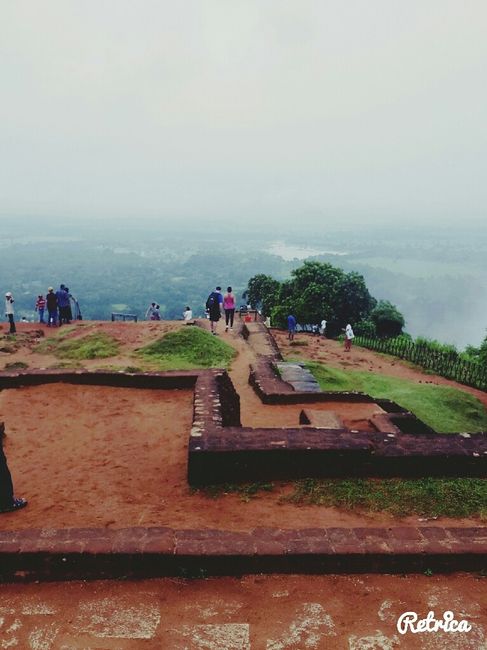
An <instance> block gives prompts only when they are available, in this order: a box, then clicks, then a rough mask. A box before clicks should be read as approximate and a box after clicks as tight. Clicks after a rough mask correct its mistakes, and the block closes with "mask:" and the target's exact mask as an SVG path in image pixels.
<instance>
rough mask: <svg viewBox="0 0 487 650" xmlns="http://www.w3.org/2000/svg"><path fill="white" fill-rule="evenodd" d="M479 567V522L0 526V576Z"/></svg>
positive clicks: (483, 559)
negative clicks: (230, 527)
mask: <svg viewBox="0 0 487 650" xmlns="http://www.w3.org/2000/svg"><path fill="white" fill-rule="evenodd" d="M486 568H487V528H442V527H433V526H429V527H419V528H416V527H390V528H311V529H310V528H308V529H297V530H283V529H279V528H255V529H254V530H251V531H250V532H231V531H225V530H209V529H203V530H174V529H172V528H126V529H120V530H112V529H106V528H104V529H94V528H67V529H61V530H56V529H41V530H28V531H12V532H0V580H1V581H3V582H11V581H16V582H26V581H33V580H67V579H71V580H72V579H80V578H82V579H102V578H116V577H122V576H123V577H131V578H134V577H157V576H185V577H189V576H195V577H206V576H209V575H242V574H246V573H375V572H381V573H410V572H423V571H425V570H427V569H429V570H432V571H434V572H442V573H449V572H454V571H481V570H485V569H486Z"/></svg>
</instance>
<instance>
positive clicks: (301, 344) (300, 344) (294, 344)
mask: <svg viewBox="0 0 487 650" xmlns="http://www.w3.org/2000/svg"><path fill="white" fill-rule="evenodd" d="M289 345H290V346H292V347H293V348H296V347H298V348H304V347H306V346H307V345H309V343H308V341H289Z"/></svg>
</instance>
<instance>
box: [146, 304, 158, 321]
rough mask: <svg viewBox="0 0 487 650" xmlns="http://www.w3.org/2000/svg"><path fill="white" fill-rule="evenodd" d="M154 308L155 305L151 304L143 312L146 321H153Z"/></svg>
mask: <svg viewBox="0 0 487 650" xmlns="http://www.w3.org/2000/svg"><path fill="white" fill-rule="evenodd" d="M155 308H156V303H155V302H151V304H150V305H149V306H148V307H147V311H146V312H145V318H146V320H155V319H154V310H155Z"/></svg>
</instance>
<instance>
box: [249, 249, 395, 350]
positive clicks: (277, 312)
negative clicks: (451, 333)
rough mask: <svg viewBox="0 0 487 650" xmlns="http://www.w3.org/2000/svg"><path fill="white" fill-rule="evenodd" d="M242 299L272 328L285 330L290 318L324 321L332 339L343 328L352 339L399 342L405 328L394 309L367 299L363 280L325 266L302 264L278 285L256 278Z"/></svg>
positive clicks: (266, 278) (265, 277)
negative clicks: (350, 331)
mask: <svg viewBox="0 0 487 650" xmlns="http://www.w3.org/2000/svg"><path fill="white" fill-rule="evenodd" d="M245 295H246V297H247V301H248V302H249V303H250V305H252V307H254V308H257V309H259V310H260V311H261V312H262V314H263V315H264V316H266V317H267V316H269V317H270V319H271V323H272V324H273V325H275V326H276V327H285V325H286V319H287V316H288V315H289V314H293V316H295V318H296V319H297V321H298V323H300V324H318V323H320V322H321V321H322V320H323V319H324V320H326V321H327V326H326V331H327V335H328V336H330V337H335V336H338V335H339V334H340V332H341V331H342V329H343V328H344V327H345V325H346V324H347V323H351V324H352V326H353V328H354V331H355V333H356V334H361V335H364V336H371V337H374V336H378V337H389V336H398V335H400V334H401V333H402V331H403V327H404V325H405V320H404V316H403V315H402V314H401V312H400V311H399V310H398V309H397V307H396V306H395V305H393V304H392V303H390V302H389V301H386V300H380V301H378V300H376V298H374V297H373V296H372V295H371V294H370V292H369V290H368V289H367V286H366V284H365V280H364V278H363V276H362V275H360V274H359V273H356V272H355V271H351V272H349V273H347V272H345V271H344V270H343V269H340V268H337V267H335V266H333V265H332V264H329V263H325V262H317V261H307V262H304V264H303V265H302V266H300V267H299V268H297V269H294V270H293V271H291V278H290V279H289V280H284V281H282V282H281V281H279V280H276V279H274V278H273V277H272V276H270V275H265V274H263V273H260V274H258V275H254V276H253V277H252V278H250V280H249V282H248V286H247V291H246V294H245Z"/></svg>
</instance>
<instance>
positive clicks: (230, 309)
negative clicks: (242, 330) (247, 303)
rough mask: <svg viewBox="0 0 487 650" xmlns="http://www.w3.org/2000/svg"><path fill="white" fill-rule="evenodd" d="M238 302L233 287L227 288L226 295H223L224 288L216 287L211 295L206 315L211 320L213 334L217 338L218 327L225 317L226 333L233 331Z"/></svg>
mask: <svg viewBox="0 0 487 650" xmlns="http://www.w3.org/2000/svg"><path fill="white" fill-rule="evenodd" d="M235 308H236V300H235V294H234V293H233V291H232V287H227V291H226V293H225V294H222V288H221V287H216V288H215V290H214V291H212V292H211V293H210V295H209V296H208V298H207V300H206V313H207V315H208V318H209V319H210V329H211V333H212V334H213V335H215V336H216V334H217V331H216V330H217V325H218V321H219V320H220V318H221V317H222V316H223V315H225V332H228V330H229V329H230V331H232V330H233V320H234V317H235Z"/></svg>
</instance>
